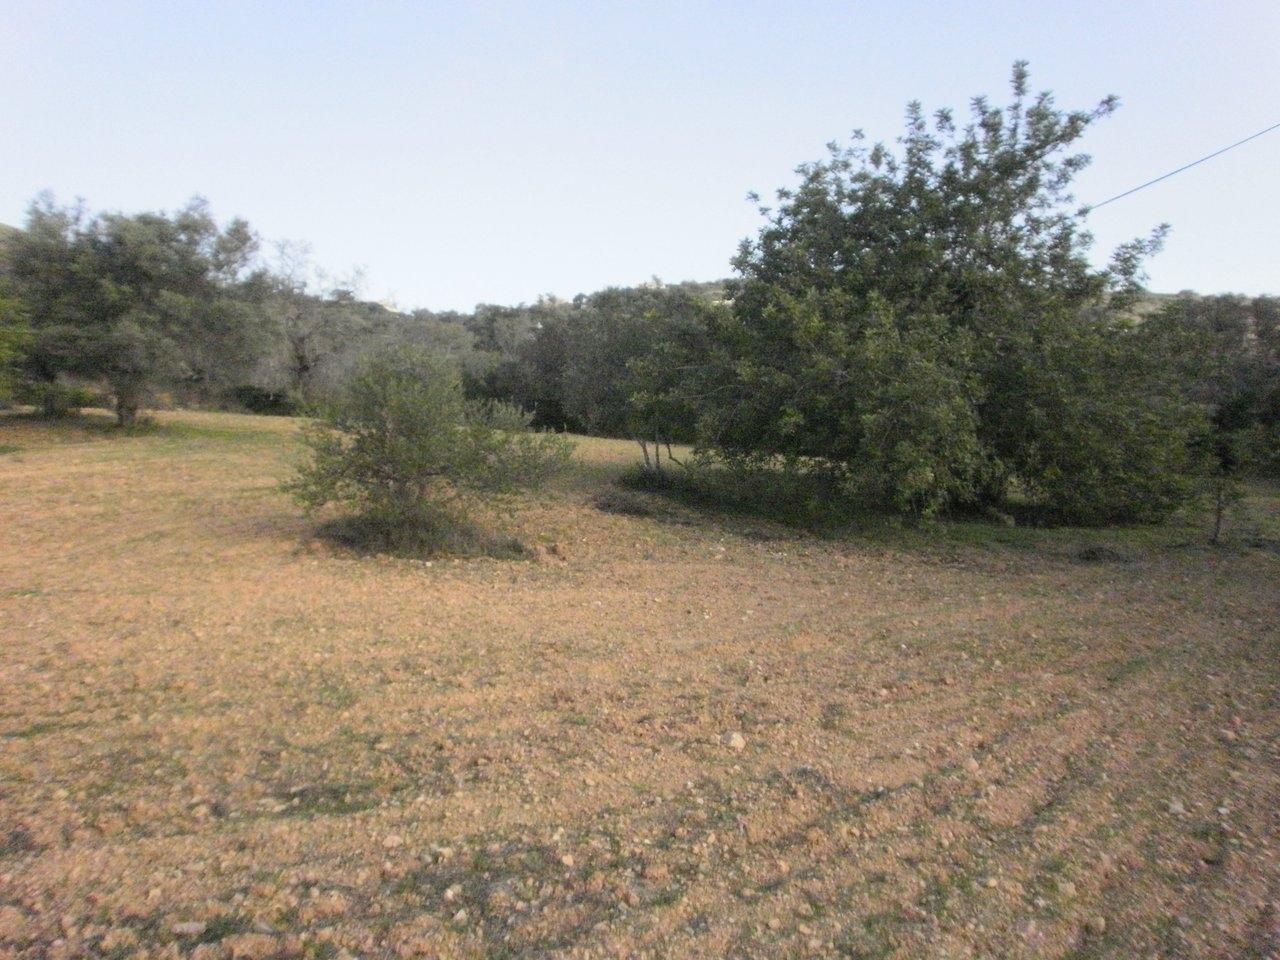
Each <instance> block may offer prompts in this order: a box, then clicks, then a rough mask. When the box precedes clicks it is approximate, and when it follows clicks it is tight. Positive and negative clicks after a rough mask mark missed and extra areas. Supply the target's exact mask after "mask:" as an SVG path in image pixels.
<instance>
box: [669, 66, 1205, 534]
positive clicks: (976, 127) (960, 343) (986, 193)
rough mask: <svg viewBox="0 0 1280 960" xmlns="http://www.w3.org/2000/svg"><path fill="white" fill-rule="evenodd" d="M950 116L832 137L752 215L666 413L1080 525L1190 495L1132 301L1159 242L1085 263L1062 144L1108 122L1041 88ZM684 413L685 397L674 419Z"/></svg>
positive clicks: (1158, 374)
mask: <svg viewBox="0 0 1280 960" xmlns="http://www.w3.org/2000/svg"><path fill="white" fill-rule="evenodd" d="M1028 83H1029V81H1028V74H1027V70H1026V67H1025V64H1021V63H1019V64H1017V65H1016V66H1015V68H1014V71H1013V77H1012V87H1013V97H1012V100H1011V101H1010V102H1009V103H1008V104H1007V105H1005V106H1003V107H1000V106H996V105H993V104H991V103H990V102H989V101H987V100H986V99H985V98H981V97H979V98H975V99H974V100H973V101H972V103H971V109H972V115H971V117H970V119H969V120H968V121H967V122H962V121H960V120H959V119H958V118H957V117H956V116H955V115H954V114H953V113H952V112H951V111H949V110H940V111H937V112H936V113H935V114H933V115H932V116H930V115H928V114H926V112H925V111H924V109H923V108H922V107H921V106H920V104H918V103H913V104H911V105H910V106H909V108H908V111H907V128H906V130H905V132H904V133H903V135H902V136H901V137H900V138H899V139H898V141H897V147H896V148H895V147H894V146H893V145H889V144H876V145H874V146H869V145H866V144H864V143H863V142H862V141H861V134H857V135H856V136H855V139H854V141H853V143H852V144H850V145H849V146H847V147H842V146H839V145H836V144H833V145H832V146H831V153H830V156H829V157H828V158H827V159H825V160H823V161H820V162H817V163H811V164H806V165H804V166H802V167H801V168H800V169H799V174H800V182H799V184H798V185H797V186H795V187H794V188H791V189H784V190H779V191H778V192H777V203H776V205H775V206H773V207H771V208H762V212H763V213H764V214H765V216H766V217H767V220H766V222H765V224H764V226H763V227H762V228H761V230H760V232H759V234H758V235H757V236H756V237H754V238H752V239H749V240H747V241H745V242H744V243H743V245H742V248H741V251H740V253H739V255H738V257H737V259H736V260H735V266H736V267H737V269H738V271H739V273H740V278H739V279H737V280H736V281H734V282H733V283H732V284H731V286H730V288H729V299H730V300H731V304H730V305H729V307H728V309H725V310H719V311H713V312H708V313H706V314H705V320H706V323H705V333H704V335H703V336H701V337H700V338H696V339H692V340H690V341H689V342H690V345H691V349H689V350H687V351H685V353H684V355H683V356H678V357H675V358H674V359H673V361H672V362H671V363H670V364H669V366H670V367H671V368H672V369H676V370H679V371H680V372H681V375H680V376H679V377H676V378H673V379H672V380H671V382H670V383H669V384H668V385H666V386H665V389H666V390H667V392H669V393H671V394H673V395H674V398H673V399H674V401H676V402H673V403H672V404H671V407H672V408H673V409H688V410H690V411H691V415H690V416H688V417H687V418H686V419H687V420H688V421H689V422H694V423H696V425H697V434H698V435H697V442H696V446H697V447H698V448H699V450H700V451H710V452H713V453H715V454H717V455H718V456H720V458H721V459H722V461H723V462H725V463H753V462H766V463H767V462H770V460H771V459H772V460H776V461H780V462H783V463H788V464H797V463H816V462H822V461H825V462H827V463H830V464H831V465H832V468H833V470H836V471H841V472H843V473H844V474H845V475H846V476H848V477H849V478H850V479H851V482H852V483H853V485H854V487H855V488H856V489H857V490H858V491H859V492H860V493H861V494H863V496H864V498H865V499H867V500H869V501H870V502H873V503H875V504H877V505H880V506H887V507H890V508H892V509H895V510H897V511H899V512H903V513H907V514H912V515H917V516H919V515H928V514H933V513H937V512H939V511H943V510H946V509H965V510H969V509H973V508H978V509H979V510H981V511H982V512H986V513H992V512H999V513H1002V514H1003V513H1007V512H1008V511H1009V510H1010V509H1011V508H1014V507H1015V506H1020V505H1024V504H1026V503H1027V501H1028V500H1029V501H1030V505H1031V506H1033V507H1034V508H1035V509H1036V511H1037V513H1038V515H1040V516H1045V515H1052V516H1053V517H1055V518H1056V519H1059V520H1067V521H1072V522H1080V523H1104V522H1113V521H1124V520H1138V519H1155V518H1158V517H1161V516H1163V515H1166V514H1168V513H1169V512H1170V511H1171V510H1172V509H1174V508H1175V507H1176V506H1178V505H1179V503H1181V502H1182V501H1183V500H1184V499H1185V498H1186V496H1187V493H1188V484H1187V482H1186V477H1185V473H1184V470H1185V460H1186V441H1187V437H1188V434H1189V432H1190V427H1191V426H1192V420H1193V418H1192V417H1189V416H1187V415H1186V414H1187V409H1186V404H1185V402H1184V401H1185V398H1184V397H1182V396H1181V395H1180V392H1179V390H1178V389H1177V388H1176V384H1175V383H1174V382H1173V381H1174V378H1173V377H1172V375H1171V374H1172V368H1171V367H1170V365H1169V364H1167V363H1164V364H1161V362H1160V361H1161V357H1160V356H1159V355H1158V354H1156V353H1152V354H1149V355H1144V354H1143V352H1142V351H1141V350H1140V349H1138V347H1137V345H1136V342H1135V338H1134V336H1133V320H1132V315H1131V313H1130V310H1129V305H1130V304H1131V303H1132V301H1133V298H1134V297H1135V296H1136V294H1137V293H1138V291H1139V290H1140V281H1141V279H1142V265H1143V263H1144V260H1145V258H1146V257H1147V256H1148V255H1150V254H1152V253H1154V252H1155V251H1156V250H1157V249H1158V248H1159V246H1160V242H1161V239H1162V237H1163V233H1164V231H1163V228H1157V229H1156V230H1155V231H1153V233H1152V234H1151V235H1150V236H1149V237H1148V238H1144V239H1138V240H1135V241H1132V242H1130V243H1128V244H1124V245H1122V246H1121V247H1120V248H1119V249H1117V250H1116V251H1115V253H1114V254H1113V256H1112V259H1111V262H1110V264H1109V266H1108V267H1106V268H1105V269H1098V268H1097V267H1095V266H1094V264H1093V262H1092V259H1091V257H1090V245H1091V243H1092V238H1091V236H1090V234H1089V232H1088V230H1087V228H1086V223H1085V220H1084V216H1085V214H1084V213H1083V212H1082V211H1081V209H1080V208H1079V207H1078V206H1077V205H1076V204H1075V202H1074V199H1073V198H1072V196H1071V195H1070V192H1069V190H1070V185H1071V181H1072V179H1073V178H1074V176H1075V175H1076V174H1077V173H1078V172H1079V171H1080V170H1081V169H1082V168H1083V167H1084V166H1085V164H1086V163H1087V161H1088V158H1087V157H1086V156H1084V155H1082V154H1076V153H1073V152H1071V151H1072V150H1073V149H1074V146H1075V144H1076V142H1077V141H1078V140H1079V138H1080V137H1081V136H1082V135H1083V134H1084V132H1085V131H1086V130H1087V129H1088V128H1089V127H1090V126H1091V125H1092V124H1093V123H1094V122H1095V121H1097V120H1100V119H1101V118H1103V117H1105V116H1108V115H1110V114H1111V113H1112V112H1113V111H1114V109H1115V108H1116V105H1117V101H1116V100H1115V99H1114V98H1110V97H1109V98H1107V99H1105V100H1103V101H1101V102H1100V103H1098V104H1097V105H1096V106H1095V107H1094V108H1092V109H1090V110H1075V111H1064V110H1060V109H1058V108H1057V106H1056V105H1055V103H1054V100H1053V97H1052V95H1051V94H1049V93H1047V92H1045V93H1041V94H1039V95H1032V94H1031V93H1030V91H1029V86H1028ZM681 404H683V406H681Z"/></svg>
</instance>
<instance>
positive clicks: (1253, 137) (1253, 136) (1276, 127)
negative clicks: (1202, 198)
mask: <svg viewBox="0 0 1280 960" xmlns="http://www.w3.org/2000/svg"><path fill="white" fill-rule="evenodd" d="M1272 130H1280V123H1273V124H1272V125H1271V126H1269V127H1267V129H1265V130H1259V131H1258V132H1257V133H1254V134H1251V135H1250V136H1247V137H1245V138H1244V139H1243V140H1237V141H1236V142H1235V143H1233V144H1230V145H1229V146H1226V147H1223V148H1222V149H1221V150H1215V151H1213V153H1210V154H1208V155H1207V156H1203V157H1201V158H1200V159H1199V160H1192V161H1191V162H1190V163H1188V164H1186V165H1185V166H1182V167H1179V168H1178V169H1177V170H1170V171H1169V172H1168V173H1166V174H1165V175H1164V176H1161V177H1156V178H1155V179H1154V180H1148V181H1147V182H1146V183H1142V184H1139V185H1138V186H1136V187H1134V188H1133V189H1131V190H1126V191H1125V192H1124V193H1117V194H1116V195H1115V196H1114V197H1110V198H1109V199H1107V200H1103V201H1102V202H1101V203H1095V204H1094V205H1093V206H1091V207H1090V208H1089V210H1090V211H1094V210H1097V209H1098V208H1099V207H1105V206H1106V205H1107V204H1108V203H1114V202H1115V201H1116V200H1119V199H1121V198H1122V197H1127V196H1129V194H1131V193H1137V192H1138V191H1139V190H1145V189H1146V188H1147V187H1149V186H1151V185H1152V184H1154V183H1159V182H1160V181H1161V180H1168V179H1169V178H1170V177H1172V176H1174V175H1175V174H1178V173H1181V172H1182V171H1183V170H1190V169H1191V168H1192V167H1194V166H1196V165H1198V164H1201V163H1204V162H1205V161H1206V160H1212V159H1213V158H1214V157H1217V156H1221V155H1222V154H1224V153H1226V152H1227V151H1228V150H1234V149H1235V148H1236V147H1238V146H1240V145H1241V144H1245V143H1248V142H1249V141H1250V140H1257V139H1258V138H1259V137H1260V136H1262V135H1263V134H1264V133H1270V132H1271V131H1272Z"/></svg>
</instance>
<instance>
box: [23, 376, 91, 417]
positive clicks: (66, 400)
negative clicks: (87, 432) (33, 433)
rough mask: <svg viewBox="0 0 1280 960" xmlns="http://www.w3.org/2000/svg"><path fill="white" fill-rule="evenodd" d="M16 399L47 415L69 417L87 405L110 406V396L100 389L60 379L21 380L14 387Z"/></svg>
mask: <svg viewBox="0 0 1280 960" xmlns="http://www.w3.org/2000/svg"><path fill="white" fill-rule="evenodd" d="M14 399H15V400H16V401H17V402H18V403H22V404H26V405H28V406H32V407H36V408H37V409H38V410H39V411H40V413H41V414H42V415H43V416H46V417H69V416H73V415H75V414H77V413H79V412H80V411H81V410H83V409H84V408H85V407H107V406H110V400H109V398H107V397H104V396H103V395H102V394H101V393H100V392H99V391H97V390H93V389H91V388H89V387H82V386H75V385H72V384H67V383H63V382H61V381H59V380H51V381H35V382H31V381H23V382H19V383H18V384H17V386H16V387H15V388H14Z"/></svg>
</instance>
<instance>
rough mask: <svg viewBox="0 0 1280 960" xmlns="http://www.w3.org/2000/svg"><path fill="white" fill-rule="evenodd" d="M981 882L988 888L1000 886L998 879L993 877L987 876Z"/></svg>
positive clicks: (992, 888)
mask: <svg viewBox="0 0 1280 960" xmlns="http://www.w3.org/2000/svg"><path fill="white" fill-rule="evenodd" d="M982 882H983V885H984V886H986V888H987V889H988V890H994V889H995V888H996V887H998V886H1000V881H999V880H997V879H996V878H995V877H987V879H986V880H984V881H982Z"/></svg>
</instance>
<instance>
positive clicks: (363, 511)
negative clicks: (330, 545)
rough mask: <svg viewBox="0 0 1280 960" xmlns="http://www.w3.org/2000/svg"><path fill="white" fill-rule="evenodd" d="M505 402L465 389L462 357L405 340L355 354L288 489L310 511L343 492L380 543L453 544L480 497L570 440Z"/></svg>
mask: <svg viewBox="0 0 1280 960" xmlns="http://www.w3.org/2000/svg"><path fill="white" fill-rule="evenodd" d="M529 422H530V418H529V416H528V415H527V414H526V413H524V412H523V411H521V410H520V409H518V408H516V407H514V406H511V405H509V404H504V403H495V402H484V401H475V400H469V399H467V398H466V396H465V395H464V392H463V388H462V380H461V377H460V374H459V371H458V369H457V367H456V366H455V365H453V364H451V363H449V362H448V361H445V360H442V359H440V358H438V357H434V356H432V355H429V354H426V353H423V352H418V351H413V350H407V351H401V352H397V353H382V354H376V355H373V356H371V357H368V358H366V359H364V360H362V361H361V362H359V363H358V364H357V366H356V368H355V370H354V371H353V372H352V374H351V375H350V377H349V379H348V380H347V381H346V382H345V383H344V384H342V385H341V386H340V387H339V389H338V390H336V391H335V393H334V395H333V396H332V397H331V398H330V399H329V401H328V402H327V403H325V404H324V405H323V406H322V407H321V408H320V410H319V411H318V416H317V419H315V420H314V421H312V422H311V423H310V424H308V425H307V426H306V427H305V428H304V430H303V440H304V443H305V444H306V447H307V449H308V454H309V456H308V459H306V460H305V461H304V462H303V463H302V464H300V465H299V468H298V472H297V475H296V477H295V478H294V479H293V481H292V482H290V483H289V484H287V489H288V490H289V491H291V492H292V493H293V495H294V496H295V497H296V498H297V499H298V500H299V501H300V502H301V503H302V505H303V506H304V507H305V508H306V509H307V510H309V511H311V510H316V509H318V508H320V507H323V506H325V505H326V504H330V503H336V504H339V505H342V506H345V507H348V508H350V509H351V510H352V511H354V512H355V513H356V514H357V515H358V516H359V517H360V518H361V522H360V524H358V525H357V527H354V528H351V529H359V530H363V531H365V532H366V533H367V534H368V535H369V537H370V538H371V539H372V540H373V541H374V543H372V544H371V545H376V546H380V547H382V548H385V549H400V550H406V551H414V552H423V551H430V550H432V549H439V548H444V547H447V545H448V543H447V541H448V539H449V536H448V535H444V534H446V533H447V532H448V531H450V530H456V528H457V524H458V523H461V522H464V520H465V516H466V513H467V512H468V510H469V509H470V508H471V507H473V506H475V505H477V504H478V503H485V504H495V503H499V504H500V503H503V502H506V500H507V498H508V497H509V496H510V495H511V494H513V493H514V492H516V491H517V490H520V489H524V488H529V487H534V486H537V485H538V484H539V483H541V482H542V481H543V480H545V479H546V478H547V477H548V476H550V475H551V474H552V473H554V472H555V471H557V470H558V469H560V468H561V467H563V466H564V465H565V463H566V462H567V460H568V457H569V455H570V452H571V449H572V448H571V445H570V444H569V443H568V442H567V441H566V440H565V439H564V438H563V437H560V436H558V435H555V434H550V433H537V432H532V431H531V430H530V429H529Z"/></svg>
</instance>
